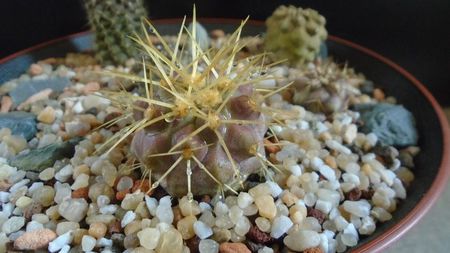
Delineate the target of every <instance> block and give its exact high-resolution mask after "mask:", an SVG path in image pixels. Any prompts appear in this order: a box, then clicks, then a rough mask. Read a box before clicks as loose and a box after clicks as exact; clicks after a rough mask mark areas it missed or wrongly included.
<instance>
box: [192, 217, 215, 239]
mask: <svg viewBox="0 0 450 253" xmlns="http://www.w3.org/2000/svg"><path fill="white" fill-rule="evenodd" d="M194 232H195V234H196V235H197V236H198V238H200V239H202V240H203V239H206V238H208V237H210V236H211V235H212V234H213V231H212V229H211V228H210V227H209V226H208V225H206V224H205V223H203V222H201V221H196V222H194Z"/></svg>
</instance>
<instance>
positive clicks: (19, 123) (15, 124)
mask: <svg viewBox="0 0 450 253" xmlns="http://www.w3.org/2000/svg"><path fill="white" fill-rule="evenodd" d="M1 128H9V129H11V132H12V134H13V135H21V136H23V137H24V138H25V139H27V141H29V140H31V139H32V138H33V137H34V135H35V134H36V131H37V129H36V115H34V114H33V113H28V112H20V111H18V112H10V113H0V129H1Z"/></svg>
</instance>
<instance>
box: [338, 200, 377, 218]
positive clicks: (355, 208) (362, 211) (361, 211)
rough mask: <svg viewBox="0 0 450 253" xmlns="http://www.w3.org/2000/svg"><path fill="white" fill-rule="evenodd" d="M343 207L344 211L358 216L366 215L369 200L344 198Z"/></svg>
mask: <svg viewBox="0 0 450 253" xmlns="http://www.w3.org/2000/svg"><path fill="white" fill-rule="evenodd" d="M343 207H344V209H345V211H347V212H349V213H351V214H353V215H356V216H358V217H366V216H368V215H369V214H370V208H371V206H370V204H369V202H367V201H365V200H359V201H350V200H346V201H344V203H343Z"/></svg>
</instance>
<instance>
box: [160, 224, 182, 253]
mask: <svg viewBox="0 0 450 253" xmlns="http://www.w3.org/2000/svg"><path fill="white" fill-rule="evenodd" d="M182 250H183V238H182V237H181V234H180V233H179V232H178V231H177V230H176V229H174V228H168V229H167V230H166V231H165V232H164V233H163V234H162V235H161V237H160V243H158V246H157V248H156V249H155V252H158V253H172V252H182Z"/></svg>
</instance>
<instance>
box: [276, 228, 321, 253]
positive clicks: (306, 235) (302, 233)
mask: <svg viewBox="0 0 450 253" xmlns="http://www.w3.org/2000/svg"><path fill="white" fill-rule="evenodd" d="M283 242H284V244H285V245H286V246H287V247H289V248H290V249H291V250H295V251H304V250H305V249H309V248H313V247H316V246H318V245H319V244H320V236H319V234H318V233H317V232H315V231H311V230H298V231H294V232H292V233H290V234H288V235H287V236H286V237H285V238H284V240H283Z"/></svg>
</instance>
